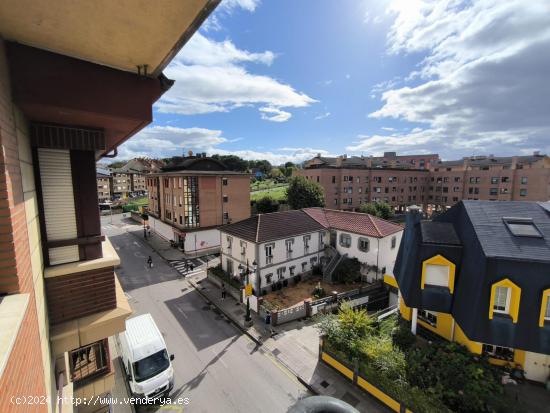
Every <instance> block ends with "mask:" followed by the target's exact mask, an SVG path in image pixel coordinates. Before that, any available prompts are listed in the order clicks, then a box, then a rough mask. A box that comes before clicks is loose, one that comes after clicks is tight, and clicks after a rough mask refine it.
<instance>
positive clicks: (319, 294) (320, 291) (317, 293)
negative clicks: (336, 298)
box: [313, 286, 327, 298]
mask: <svg viewBox="0 0 550 413" xmlns="http://www.w3.org/2000/svg"><path fill="white" fill-rule="evenodd" d="M326 296H327V293H326V292H325V289H324V288H323V287H320V286H317V287H315V289H314V290H313V297H315V298H323V297H326Z"/></svg>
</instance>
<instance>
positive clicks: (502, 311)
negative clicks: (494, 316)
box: [491, 285, 512, 314]
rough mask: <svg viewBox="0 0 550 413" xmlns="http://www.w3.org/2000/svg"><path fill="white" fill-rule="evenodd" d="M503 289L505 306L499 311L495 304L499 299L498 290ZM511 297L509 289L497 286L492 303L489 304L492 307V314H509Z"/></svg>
mask: <svg viewBox="0 0 550 413" xmlns="http://www.w3.org/2000/svg"><path fill="white" fill-rule="evenodd" d="M501 288H502V289H505V290H506V305H505V307H504V310H499V309H497V308H495V307H496V305H495V303H496V302H497V299H498V298H499V296H500V293H499V291H500V289H501ZM511 296H512V289H511V288H510V287H504V286H501V285H498V286H496V287H495V296H494V298H493V302H492V303H491V305H492V306H493V313H499V314H510V298H511Z"/></svg>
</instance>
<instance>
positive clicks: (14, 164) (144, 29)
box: [0, 0, 216, 413]
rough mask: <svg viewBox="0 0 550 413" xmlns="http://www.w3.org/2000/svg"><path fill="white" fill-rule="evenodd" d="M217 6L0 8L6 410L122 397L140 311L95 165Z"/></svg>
mask: <svg viewBox="0 0 550 413" xmlns="http://www.w3.org/2000/svg"><path fill="white" fill-rule="evenodd" d="M213 3H214V4H213ZM215 3H216V2H210V1H206V0H205V1H195V2H192V4H188V3H185V4H184V3H178V2H170V3H167V4H165V5H164V6H163V7H162V8H159V7H157V5H156V4H153V3H143V4H139V5H137V4H136V5H133V4H130V3H129V4H127V5H126V6H125V7H124V8H123V9H121V8H120V7H119V6H118V5H116V4H114V3H109V2H104V3H103V4H102V6H101V10H100V12H98V11H97V10H92V9H90V7H88V6H87V5H86V4H85V3H84V2H72V3H71V4H68V3H66V2H61V3H55V4H54V3H50V2H23V3H22V2H16V1H7V2H3V4H2V12H1V13H0V146H1V150H0V171H1V172H0V325H1V326H0V412H10V413H11V412H15V413H17V412H31V411H32V412H72V411H79V412H89V411H94V412H105V411H107V410H108V409H109V406H105V405H103V406H102V405H101V403H102V402H101V400H100V399H95V402H96V403H95V404H96V405H95V406H88V405H84V404H81V405H80V406H76V405H74V403H71V399H70V398H71V397H72V396H74V397H81V398H82V399H81V400H84V398H86V399H87V400H91V398H93V397H95V396H100V395H107V394H109V393H111V392H112V389H113V387H114V364H113V360H112V352H111V351H110V344H109V337H110V336H113V335H114V334H116V333H118V332H121V331H123V330H124V323H125V319H126V318H127V317H128V316H129V315H130V313H131V309H130V307H129V305H128V302H127V299H126V297H125V296H124V293H123V292H122V289H121V288H120V284H119V282H118V280H117V276H116V274H115V267H116V266H117V265H118V263H119V258H118V256H117V253H116V251H115V249H114V248H113V247H112V246H111V244H110V242H109V240H108V239H106V238H105V237H104V236H103V235H102V234H101V226H100V221H99V216H98V208H97V203H98V195H97V192H98V191H97V190H98V188H97V181H96V160H98V159H99V158H101V157H102V156H104V155H106V154H108V153H110V152H111V151H113V150H115V149H116V148H117V147H118V145H120V144H121V143H122V142H124V141H125V140H126V139H128V138H129V137H131V136H132V135H133V134H134V133H136V131H138V130H140V129H141V128H143V127H144V126H146V125H147V124H148V123H150V122H151V120H152V105H153V103H154V102H155V101H156V100H157V99H158V98H159V97H160V96H161V95H162V94H163V93H164V92H165V91H166V90H167V86H169V85H170V84H171V83H170V81H169V80H168V79H166V78H165V77H164V76H163V74H162V70H163V68H164V67H165V66H166V64H168V62H169V61H170V59H171V57H172V56H174V55H175V54H176V53H177V49H178V48H179V47H181V46H182V45H183V44H185V42H186V40H187V39H188V37H189V36H190V35H191V34H192V33H193V32H194V31H195V30H196V29H197V28H198V26H199V25H200V23H201V22H202V20H203V19H204V18H205V17H206V16H207V15H208V13H209V12H210V11H211V9H212V6H213V5H215ZM98 10H99V9H98ZM167 15H170V16H171V17H172V18H173V19H166V16H167ZM136 27H140V28H141V30H137V31H136V30H135V28H136ZM174 45H176V46H174ZM136 65H145V67H146V68H147V69H144V68H143V67H142V68H141V70H140V72H141V73H137V68H136ZM58 397H60V399H58ZM63 398H65V399H63Z"/></svg>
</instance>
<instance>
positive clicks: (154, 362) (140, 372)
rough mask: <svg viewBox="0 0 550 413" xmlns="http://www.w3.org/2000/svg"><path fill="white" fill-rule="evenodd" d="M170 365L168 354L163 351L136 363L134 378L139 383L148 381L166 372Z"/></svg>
mask: <svg viewBox="0 0 550 413" xmlns="http://www.w3.org/2000/svg"><path fill="white" fill-rule="evenodd" d="M169 365H170V360H169V358H168V353H167V352H166V350H161V351H159V352H157V353H155V354H151V355H150V356H149V357H146V358H144V359H141V360H139V361H136V362H135V363H134V378H135V379H136V381H137V382H140V381H144V380H148V379H150V378H151V377H155V376H156V375H157V374H159V373H160V372H163V371H164V370H166V369H167V368H168V366H169Z"/></svg>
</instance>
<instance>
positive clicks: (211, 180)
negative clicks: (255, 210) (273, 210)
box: [146, 154, 250, 254]
mask: <svg viewBox="0 0 550 413" xmlns="http://www.w3.org/2000/svg"><path fill="white" fill-rule="evenodd" d="M146 180H147V193H148V197H149V214H150V215H151V216H152V218H151V219H152V224H150V227H151V229H152V230H153V231H155V232H157V233H159V234H160V235H162V236H163V237H164V238H166V239H169V240H174V241H176V242H177V243H178V245H179V247H180V248H181V249H182V250H183V251H184V252H186V253H192V254H198V253H201V252H208V251H211V250H213V249H219V246H220V236H219V231H218V230H217V227H219V226H220V225H225V224H229V223H231V222H237V221H240V220H243V219H246V218H248V217H249V216H250V174H247V173H241V172H233V171H229V170H227V168H226V167H225V165H223V164H222V163H221V162H219V161H217V160H215V159H211V158H207V157H206V154H197V155H196V156H193V155H192V154H191V155H190V156H189V157H186V158H183V160H182V161H181V162H180V163H178V164H176V165H170V166H168V167H166V168H165V169H164V172H160V173H153V174H150V175H148V176H147V178H146Z"/></svg>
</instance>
